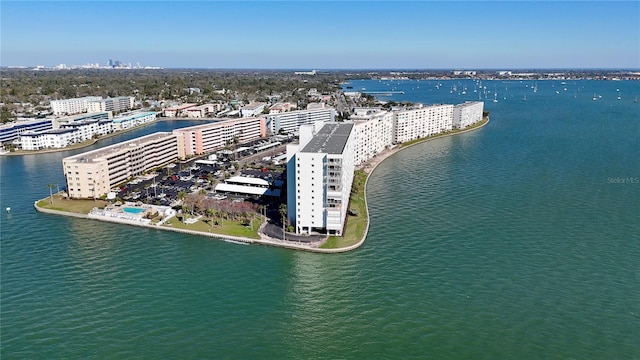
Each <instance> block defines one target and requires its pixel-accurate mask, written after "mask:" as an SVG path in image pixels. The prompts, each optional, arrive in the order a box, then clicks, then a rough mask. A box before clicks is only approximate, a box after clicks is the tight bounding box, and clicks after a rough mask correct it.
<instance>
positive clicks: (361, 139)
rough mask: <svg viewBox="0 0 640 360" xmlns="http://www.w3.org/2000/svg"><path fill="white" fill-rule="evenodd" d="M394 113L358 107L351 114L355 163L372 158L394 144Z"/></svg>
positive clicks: (358, 163)
mask: <svg viewBox="0 0 640 360" xmlns="http://www.w3.org/2000/svg"><path fill="white" fill-rule="evenodd" d="M393 118H394V114H393V113H392V112H389V111H384V110H381V109H379V108H356V109H355V111H354V114H353V115H351V121H352V122H353V123H354V131H355V143H356V146H355V147H356V149H355V152H354V157H355V159H354V161H355V165H360V164H361V163H363V162H365V161H367V160H369V159H371V158H372V157H374V156H376V155H377V154H378V153H380V152H382V151H383V150H384V149H385V148H387V147H388V146H391V145H392V144H393Z"/></svg>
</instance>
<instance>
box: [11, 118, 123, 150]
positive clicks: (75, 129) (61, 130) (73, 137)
mask: <svg viewBox="0 0 640 360" xmlns="http://www.w3.org/2000/svg"><path fill="white" fill-rule="evenodd" d="M111 120H112V119H111V112H101V113H95V114H82V115H76V116H69V117H66V118H60V119H55V120H54V121H53V128H52V129H47V130H40V131H26V132H24V133H22V134H21V135H20V145H21V147H22V150H42V149H51V148H53V149H60V148H64V147H67V146H69V145H71V144H75V143H79V142H82V141H86V140H89V139H91V138H93V137H94V136H95V135H105V134H108V133H111V132H113V131H114V128H113V124H112V122H111Z"/></svg>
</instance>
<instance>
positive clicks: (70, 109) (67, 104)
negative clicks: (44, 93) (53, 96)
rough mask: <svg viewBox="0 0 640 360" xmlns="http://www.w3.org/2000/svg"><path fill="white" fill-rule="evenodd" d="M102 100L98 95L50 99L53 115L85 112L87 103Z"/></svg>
mask: <svg viewBox="0 0 640 360" xmlns="http://www.w3.org/2000/svg"><path fill="white" fill-rule="evenodd" d="M98 100H102V97H100V96H85V97H81V98H73V99H63V100H51V110H52V111H53V115H65V114H66V115H73V114H80V113H84V112H87V108H88V106H89V103H90V102H92V101H98Z"/></svg>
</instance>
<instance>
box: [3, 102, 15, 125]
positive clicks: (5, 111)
mask: <svg viewBox="0 0 640 360" xmlns="http://www.w3.org/2000/svg"><path fill="white" fill-rule="evenodd" d="M15 120H16V117H15V115H13V114H12V113H11V111H9V109H8V108H7V107H6V106H3V107H1V108H0V124H4V123H8V122H11V121H15Z"/></svg>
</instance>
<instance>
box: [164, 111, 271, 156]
mask: <svg viewBox="0 0 640 360" xmlns="http://www.w3.org/2000/svg"><path fill="white" fill-rule="evenodd" d="M173 133H174V134H176V135H177V137H178V147H179V154H178V156H179V157H180V158H186V157H189V156H193V155H201V154H205V153H209V152H213V151H216V150H220V149H222V148H224V147H225V146H231V145H233V144H235V143H236V142H237V143H245V142H249V141H253V140H257V139H260V138H263V137H265V136H266V134H267V130H266V125H265V119H264V117H255V118H241V119H228V120H222V121H218V122H215V123H210V124H205V125H196V126H190V127H186V128H181V129H176V130H173Z"/></svg>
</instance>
